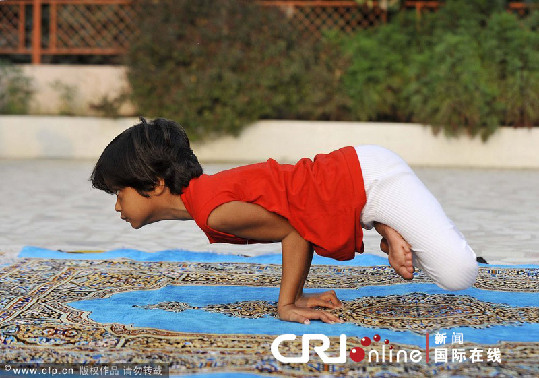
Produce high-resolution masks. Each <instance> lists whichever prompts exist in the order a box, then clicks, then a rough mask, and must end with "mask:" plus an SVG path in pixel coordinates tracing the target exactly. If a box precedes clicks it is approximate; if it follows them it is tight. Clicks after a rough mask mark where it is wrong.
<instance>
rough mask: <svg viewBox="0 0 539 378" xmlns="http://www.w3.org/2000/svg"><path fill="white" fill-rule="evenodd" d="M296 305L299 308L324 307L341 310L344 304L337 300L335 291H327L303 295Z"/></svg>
mask: <svg viewBox="0 0 539 378" xmlns="http://www.w3.org/2000/svg"><path fill="white" fill-rule="evenodd" d="M295 305H296V306H298V307H324V308H331V309H334V308H341V307H342V302H341V301H340V300H339V298H337V294H335V290H329V291H325V292H323V293H312V294H302V295H301V296H300V297H299V298H298V299H296V302H295Z"/></svg>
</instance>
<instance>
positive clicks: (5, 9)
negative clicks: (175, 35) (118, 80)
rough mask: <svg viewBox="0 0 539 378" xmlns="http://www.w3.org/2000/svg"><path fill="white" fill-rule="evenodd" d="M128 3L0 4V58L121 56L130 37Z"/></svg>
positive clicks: (29, 0)
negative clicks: (4, 56) (9, 56)
mask: <svg viewBox="0 0 539 378" xmlns="http://www.w3.org/2000/svg"><path fill="white" fill-rule="evenodd" d="M133 15H134V9H133V6H132V1H131V0H7V1H1V2H0V54H30V55H31V56H32V63H34V64H39V63H40V62H41V57H42V56H43V55H87V54H95V55H117V54H123V53H124V52H125V51H126V49H127V47H128V45H129V38H130V36H131V35H132V32H133V28H132V22H131V21H132V19H133Z"/></svg>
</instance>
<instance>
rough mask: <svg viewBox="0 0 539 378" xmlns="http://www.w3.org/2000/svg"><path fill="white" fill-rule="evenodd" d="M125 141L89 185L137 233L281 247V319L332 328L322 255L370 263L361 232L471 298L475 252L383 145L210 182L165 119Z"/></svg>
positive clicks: (271, 164)
mask: <svg viewBox="0 0 539 378" xmlns="http://www.w3.org/2000/svg"><path fill="white" fill-rule="evenodd" d="M141 121H142V122H141V123H140V124H137V125H135V126H133V127H131V128H129V129H127V130H125V131H124V132H123V133H121V134H120V135H118V136H117V137H116V138H115V139H114V140H113V141H112V142H111V143H110V144H109V145H108V146H107V147H106V148H105V150H104V151H103V153H102V154H101V157H100V158H99V160H98V162H97V163H96V166H95V168H94V171H93V173H92V177H91V181H92V184H93V186H94V187H95V188H97V189H101V190H104V191H105V192H107V193H111V194H116V195H117V201H116V206H115V210H116V211H117V212H119V213H120V214H121V218H122V219H124V220H125V221H127V222H129V223H131V226H132V227H133V228H140V227H142V226H144V225H146V224H149V223H153V222H157V221H160V220H165V219H174V220H195V222H196V223H197V225H198V226H199V227H200V228H201V229H202V231H204V233H205V234H206V235H207V237H208V239H209V241H210V242H211V243H216V242H221V243H222V242H225V243H236V244H238V243H242V244H244V243H256V242H281V243H282V266H283V271H282V279H281V286H280V293H279V300H278V314H279V317H280V319H282V320H287V321H296V322H300V323H305V324H308V323H309V321H310V319H320V320H322V321H324V322H328V323H334V322H341V320H340V319H339V318H338V317H336V316H335V315H333V314H330V313H329V312H326V311H322V310H315V309H313V308H312V307H316V306H320V307H326V308H338V307H341V306H342V304H341V302H340V301H339V299H338V298H337V297H336V295H335V292H334V291H328V292H325V293H321V294H315V295H310V296H309V295H305V294H303V285H304V283H305V280H306V278H307V274H308V272H309V269H310V264H311V259H312V253H313V250H314V251H315V252H316V253H318V254H320V255H322V256H328V257H332V258H334V259H337V260H350V259H352V258H354V255H355V253H356V252H363V241H362V237H363V234H362V228H366V229H371V228H373V227H374V228H375V229H376V230H377V231H378V232H379V233H380V235H381V236H382V241H381V243H380V247H381V249H382V250H383V251H385V252H386V253H388V255H389V263H390V264H391V266H392V267H393V268H394V269H395V271H396V272H397V273H398V274H399V275H401V276H402V277H403V278H404V279H412V278H413V272H414V266H416V267H419V268H421V269H423V270H424V271H425V273H426V274H427V275H429V276H430V277H431V278H432V279H433V280H434V282H435V283H436V284H437V285H438V286H440V287H442V288H444V289H447V290H461V289H465V288H468V287H470V286H471V285H473V283H474V282H475V279H476V276H477V271H478V268H477V263H476V257H475V253H474V252H473V250H472V249H471V248H470V246H469V245H468V244H467V242H466V240H465V239H464V237H463V236H462V234H461V233H460V232H459V231H458V230H457V229H456V227H455V225H454V224H453V223H452V222H451V221H450V220H449V219H448V218H447V216H446V215H445V213H444V211H443V210H442V208H441V206H440V204H439V203H438V201H437V200H436V199H435V198H434V197H433V195H432V194H431V193H430V192H429V191H428V189H427V188H426V187H425V186H424V185H423V184H422V183H421V181H420V180H419V179H418V178H417V176H416V175H415V174H414V173H413V171H412V170H411V169H410V167H409V166H408V165H407V164H406V163H405V162H404V161H403V160H402V159H401V158H400V157H398V156H397V155H395V154H394V153H392V152H391V151H388V150H386V149H384V148H382V147H378V146H358V147H355V148H354V147H344V148H342V149H339V150H337V151H334V152H332V153H329V154H320V155H317V156H316V157H315V158H314V160H310V159H302V160H300V161H299V162H298V163H297V164H295V165H290V164H279V163H277V162H276V161H275V160H273V159H269V160H268V161H267V162H265V163H259V164H251V165H247V166H243V167H238V168H233V169H230V170H227V171H223V172H220V173H217V174H215V175H204V174H203V172H202V168H201V166H200V164H199V162H198V159H197V158H196V156H195V155H194V153H193V151H192V150H191V147H190V144H189V139H188V138H187V135H186V133H185V131H184V130H183V129H182V128H181V126H179V125H178V124H176V123H174V122H172V121H169V120H166V119H156V120H154V121H153V122H150V123H148V122H146V120H144V119H143V118H141Z"/></svg>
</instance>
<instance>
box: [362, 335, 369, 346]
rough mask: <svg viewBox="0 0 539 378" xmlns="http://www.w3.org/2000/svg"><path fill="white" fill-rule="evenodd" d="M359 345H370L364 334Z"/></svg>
mask: <svg viewBox="0 0 539 378" xmlns="http://www.w3.org/2000/svg"><path fill="white" fill-rule="evenodd" d="M361 345H363V346H369V345H371V339H370V338H368V337H367V336H365V337H364V338H362V339H361Z"/></svg>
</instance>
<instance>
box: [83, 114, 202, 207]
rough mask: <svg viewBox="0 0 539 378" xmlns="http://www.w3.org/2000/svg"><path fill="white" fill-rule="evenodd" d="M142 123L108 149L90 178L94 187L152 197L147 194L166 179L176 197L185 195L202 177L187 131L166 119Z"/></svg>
mask: <svg viewBox="0 0 539 378" xmlns="http://www.w3.org/2000/svg"><path fill="white" fill-rule="evenodd" d="M140 120H141V123H139V124H137V125H135V126H132V127H130V128H129V129H127V130H125V131H123V132H122V133H121V134H120V135H118V136H117V137H116V138H114V139H113V140H112V142H110V143H109V145H108V146H107V147H106V148H105V150H104V151H103V153H102V154H101V156H100V157H99V160H98V161H97V163H96V165H95V167H94V170H93V172H92V176H91V177H90V181H91V182H92V186H93V187H94V188H96V189H99V190H103V191H105V192H107V193H110V194H114V193H116V191H117V190H119V189H122V188H125V187H132V188H134V189H135V190H136V191H137V192H138V193H139V194H141V195H143V196H145V197H148V194H146V193H147V192H149V191H151V190H152V189H154V188H155V187H156V186H157V184H158V183H159V179H163V180H164V181H165V185H166V186H167V187H168V188H169V189H170V192H171V193H172V194H181V193H182V190H183V188H185V187H187V186H188V185H189V181H191V179H193V178H195V177H198V176H200V175H201V174H202V167H201V166H200V163H199V162H198V159H197V157H196V156H195V154H194V153H193V150H192V149H191V147H190V145H189V138H188V137H187V134H186V133H185V130H184V129H183V128H182V127H181V126H180V125H178V124H177V123H176V122H173V121H170V120H167V119H164V118H157V119H154V120H153V121H151V122H149V123H148V122H146V120H145V119H144V118H142V117H140Z"/></svg>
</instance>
